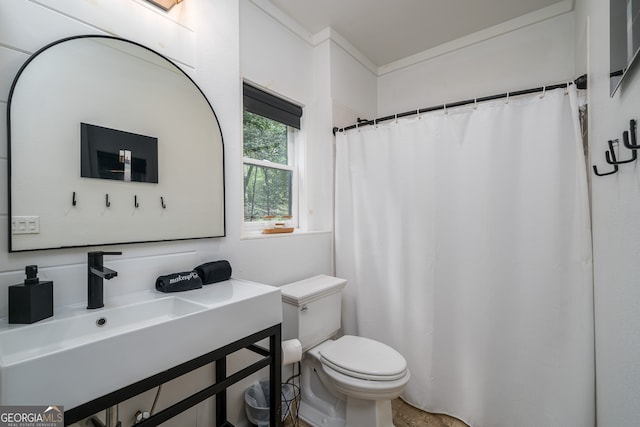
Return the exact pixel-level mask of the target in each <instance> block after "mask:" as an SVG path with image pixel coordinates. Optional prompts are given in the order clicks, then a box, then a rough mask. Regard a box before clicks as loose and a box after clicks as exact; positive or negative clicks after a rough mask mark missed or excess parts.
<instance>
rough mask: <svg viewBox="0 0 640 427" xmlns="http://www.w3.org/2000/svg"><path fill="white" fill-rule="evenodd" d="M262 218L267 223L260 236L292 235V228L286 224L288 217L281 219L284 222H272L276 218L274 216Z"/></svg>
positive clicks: (289, 218)
mask: <svg viewBox="0 0 640 427" xmlns="http://www.w3.org/2000/svg"><path fill="white" fill-rule="evenodd" d="M264 218H265V219H266V220H267V221H269V222H268V223H267V224H268V226H267V227H265V228H264V229H263V230H262V234H280V233H293V227H288V225H289V224H287V222H286V221H289V220H291V217H290V216H283V217H281V218H282V219H283V220H286V221H283V220H280V221H274V219H275V218H276V217H275V216H265V217H264Z"/></svg>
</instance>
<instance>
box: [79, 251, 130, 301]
mask: <svg viewBox="0 0 640 427" xmlns="http://www.w3.org/2000/svg"><path fill="white" fill-rule="evenodd" d="M104 255H122V252H102V251H94V252H89V253H88V256H89V262H88V263H87V275H88V281H87V290H88V302H87V308H88V309H89V310H91V309H94V308H102V307H104V302H103V296H104V295H103V293H102V284H103V279H107V280H109V279H113V278H114V277H116V276H117V275H118V272H117V271H113V270H111V269H109V268H106V267H105V266H104V265H103V264H102V263H103V259H102V257H103V256H104Z"/></svg>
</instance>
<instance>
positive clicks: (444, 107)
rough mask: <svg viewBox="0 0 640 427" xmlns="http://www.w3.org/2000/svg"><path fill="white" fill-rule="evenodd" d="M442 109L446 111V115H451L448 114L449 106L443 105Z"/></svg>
mask: <svg viewBox="0 0 640 427" xmlns="http://www.w3.org/2000/svg"><path fill="white" fill-rule="evenodd" d="M442 109H443V110H444V113H445V114H449V113H448V112H447V104H442Z"/></svg>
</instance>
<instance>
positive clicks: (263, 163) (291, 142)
mask: <svg viewBox="0 0 640 427" xmlns="http://www.w3.org/2000/svg"><path fill="white" fill-rule="evenodd" d="M243 88H244V97H243V101H244V102H243V110H242V111H243V113H244V112H245V111H248V112H250V113H252V114H256V115H259V116H262V117H265V118H267V119H269V120H273V121H276V122H279V123H282V124H284V125H286V126H287V163H286V164H284V163H276V162H270V161H268V160H260V159H255V158H252V157H246V156H245V155H244V114H243V119H242V124H243V126H242V129H243V131H242V139H241V140H242V171H243V179H244V171H245V165H255V166H258V167H264V168H269V169H276V170H285V171H290V172H291V194H290V198H291V200H290V203H291V217H292V218H291V222H292V227H293V228H294V229H295V230H296V231H297V230H299V228H300V223H301V221H300V211H301V209H300V200H301V196H300V168H301V165H300V162H301V160H300V150H299V148H300V144H301V143H302V137H301V134H302V133H303V131H302V129H301V127H302V126H301V124H302V107H300V106H297V105H296V104H293V103H291V102H289V101H287V100H285V99H283V98H282V97H280V96H278V95H273V94H271V93H268V92H265V91H263V90H261V89H259V88H256V87H255V86H254V85H250V84H247V83H246V82H245V83H244V85H243ZM247 88H249V89H250V91H251V94H252V96H253V97H252V99H251V100H250V102H251V103H252V104H253V105H254V106H255V98H256V93H258V95H260V96H264V97H265V99H267V100H268V101H269V102H271V103H272V104H275V103H277V105H278V106H279V107H282V105H285V108H286V107H290V108H291V110H290V112H291V111H294V114H295V115H297V121H295V120H293V121H292V120H291V118H290V117H291V115H289V116H287V118H286V119H285V120H278V119H277V118H276V117H275V116H274V115H273V114H262V112H263V111H265V110H264V109H262V110H261V109H260V108H258V109H257V110H256V109H254V108H247V106H246V102H247V99H248V98H247ZM260 92H262V94H261V93H260ZM274 100H275V101H274ZM263 107H264V106H263ZM261 108H262V107H261ZM266 108H269V106H267V107H266ZM278 114H280V113H279V112H276V115H278ZM269 116H271V117H269ZM285 122H287V123H285ZM291 124H293V125H294V126H292V125H291ZM243 188H244V186H243ZM244 203H245V194H244V189H243V193H242V205H243V206H242V224H243V233H242V234H243V235H261V233H262V230H263V228H264V221H260V220H257V221H247V220H245V218H244ZM282 235H283V234H277V235H276V236H282ZM284 235H287V234H284Z"/></svg>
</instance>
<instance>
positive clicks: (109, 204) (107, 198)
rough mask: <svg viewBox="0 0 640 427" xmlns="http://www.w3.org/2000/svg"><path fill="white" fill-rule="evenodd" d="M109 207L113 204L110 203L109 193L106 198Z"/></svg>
mask: <svg viewBox="0 0 640 427" xmlns="http://www.w3.org/2000/svg"><path fill="white" fill-rule="evenodd" d="M104 204H105V205H106V206H107V207H109V206H111V202H110V201H109V193H107V197H106V198H105V203H104Z"/></svg>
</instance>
